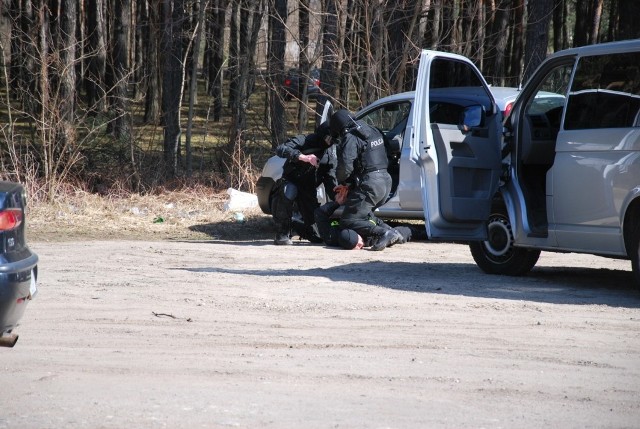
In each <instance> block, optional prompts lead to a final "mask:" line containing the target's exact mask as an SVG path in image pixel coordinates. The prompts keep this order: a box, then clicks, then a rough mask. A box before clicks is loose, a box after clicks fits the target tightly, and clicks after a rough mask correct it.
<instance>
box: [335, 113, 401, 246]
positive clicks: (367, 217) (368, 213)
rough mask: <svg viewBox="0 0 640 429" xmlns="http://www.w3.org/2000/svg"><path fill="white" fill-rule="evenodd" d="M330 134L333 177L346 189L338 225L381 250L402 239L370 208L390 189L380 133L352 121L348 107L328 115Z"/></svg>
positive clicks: (389, 177) (389, 178) (384, 149)
mask: <svg viewBox="0 0 640 429" xmlns="http://www.w3.org/2000/svg"><path fill="white" fill-rule="evenodd" d="M329 124H330V129H331V136H332V137H333V138H336V139H338V143H337V146H338V167H337V169H336V178H337V180H338V184H339V185H340V187H341V188H343V189H345V188H344V187H346V189H348V193H347V194H346V198H345V199H344V201H338V203H342V204H344V210H343V212H342V216H341V217H340V225H341V227H342V228H345V229H352V230H354V231H356V232H357V233H358V234H359V235H360V236H362V237H363V238H364V239H365V240H366V239H368V238H371V239H372V240H373V243H374V244H373V245H372V246H371V250H383V249H384V248H386V247H388V246H392V245H393V244H395V243H399V242H401V241H402V235H400V233H398V231H396V230H394V229H393V228H391V227H390V226H388V225H387V224H385V223H384V222H382V221H380V220H379V219H378V218H377V217H376V216H375V215H374V214H373V211H374V210H375V209H376V208H377V207H379V206H380V205H382V204H383V203H384V202H385V201H386V200H387V198H388V196H389V192H390V191H391V176H390V175H389V173H388V172H387V165H388V158H387V151H386V148H385V143H384V137H383V135H382V133H381V132H380V131H379V130H378V129H377V128H374V127H371V126H369V125H367V124H366V123H364V122H362V121H356V120H355V119H354V118H353V116H352V115H351V113H350V112H349V111H348V110H345V109H341V110H338V111H336V112H335V113H334V114H333V115H331V119H330V121H329Z"/></svg>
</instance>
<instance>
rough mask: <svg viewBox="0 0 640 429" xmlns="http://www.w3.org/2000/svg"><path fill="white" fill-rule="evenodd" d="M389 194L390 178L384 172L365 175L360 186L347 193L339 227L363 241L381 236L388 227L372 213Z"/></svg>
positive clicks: (379, 171)
mask: <svg viewBox="0 0 640 429" xmlns="http://www.w3.org/2000/svg"><path fill="white" fill-rule="evenodd" d="M389 192H391V176H390V175H389V173H387V171H386V170H377V171H372V172H370V173H366V174H364V175H363V176H362V177H361V180H360V185H359V186H357V187H356V188H354V189H351V190H350V191H349V194H348V195H347V200H346V201H345V204H344V211H343V212H342V216H341V217H340V226H341V227H342V228H349V229H353V230H354V231H356V232H357V233H358V234H360V236H361V237H362V238H364V239H366V238H369V237H378V236H381V235H383V234H384V233H385V232H386V231H387V230H388V229H390V227H389V226H388V225H387V224H385V223H384V222H382V221H381V220H380V219H378V218H377V217H376V216H375V215H374V214H373V211H374V210H375V209H376V208H378V207H379V206H381V205H382V204H383V203H384V202H385V201H386V200H387V198H388V197H389Z"/></svg>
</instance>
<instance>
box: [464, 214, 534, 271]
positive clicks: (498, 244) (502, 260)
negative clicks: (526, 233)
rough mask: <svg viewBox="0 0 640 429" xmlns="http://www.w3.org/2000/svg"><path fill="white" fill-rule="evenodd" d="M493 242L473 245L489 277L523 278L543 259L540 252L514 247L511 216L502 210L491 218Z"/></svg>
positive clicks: (488, 228)
mask: <svg viewBox="0 0 640 429" xmlns="http://www.w3.org/2000/svg"><path fill="white" fill-rule="evenodd" d="M487 230H488V235H489V239H488V240H487V241H473V242H471V243H469V248H470V249H471V255H472V256H473V260H474V261H475V262H476V264H477V265H478V267H480V269H481V270H482V271H484V272H485V273H487V274H500V275H507V276H520V275H523V274H526V273H528V272H529V271H531V269H532V268H533V267H534V265H535V264H536V262H538V258H539V257H540V250H531V249H525V248H521V247H514V246H513V230H512V228H511V223H510V222H509V217H508V216H507V215H506V213H505V212H503V211H502V210H499V211H496V212H494V213H493V214H492V215H491V216H489V221H488V222H487Z"/></svg>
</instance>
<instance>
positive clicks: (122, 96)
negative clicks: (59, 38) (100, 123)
mask: <svg viewBox="0 0 640 429" xmlns="http://www.w3.org/2000/svg"><path fill="white" fill-rule="evenodd" d="M72 1H73V0H72ZM114 15H115V19H114V23H113V39H112V45H113V52H112V54H111V57H112V62H113V63H112V68H113V77H114V81H115V82H114V87H113V91H112V93H113V96H112V97H111V109H112V111H113V114H114V118H113V121H112V132H113V135H114V137H115V138H116V139H118V140H121V141H122V142H123V143H126V144H127V145H128V144H130V140H131V118H130V115H131V112H130V109H129V91H128V89H129V73H130V69H129V31H130V28H131V9H130V8H129V2H128V1H126V0H115V2H114Z"/></svg>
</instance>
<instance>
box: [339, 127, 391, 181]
mask: <svg viewBox="0 0 640 429" xmlns="http://www.w3.org/2000/svg"><path fill="white" fill-rule="evenodd" d="M357 125H358V127H354V128H352V129H350V130H349V131H348V132H347V133H346V134H345V135H344V137H342V139H341V141H340V143H339V144H338V167H337V169H336V178H337V180H338V183H339V184H341V185H344V184H347V185H355V184H356V182H357V179H356V178H357V177H359V176H361V175H363V174H364V173H366V172H369V171H374V170H384V169H386V168H387V165H388V163H389V161H388V158H387V150H386V148H385V144H384V137H383V135H382V133H381V132H380V131H379V130H378V129H376V128H373V127H371V126H369V125H367V124H365V123H364V122H362V121H357Z"/></svg>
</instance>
